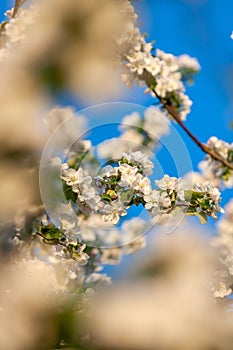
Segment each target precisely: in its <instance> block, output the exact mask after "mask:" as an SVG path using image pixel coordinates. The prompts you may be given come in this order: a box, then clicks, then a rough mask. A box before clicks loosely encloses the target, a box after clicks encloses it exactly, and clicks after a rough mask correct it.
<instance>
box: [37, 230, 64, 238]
mask: <svg viewBox="0 0 233 350" xmlns="http://www.w3.org/2000/svg"><path fill="white" fill-rule="evenodd" d="M41 234H42V235H43V237H44V238H45V239H46V240H54V239H58V240H59V239H62V238H63V234H62V233H61V231H60V230H59V229H58V228H56V227H54V228H48V227H42V228H41Z"/></svg>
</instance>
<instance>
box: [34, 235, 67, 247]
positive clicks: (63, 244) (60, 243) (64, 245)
mask: <svg viewBox="0 0 233 350" xmlns="http://www.w3.org/2000/svg"><path fill="white" fill-rule="evenodd" d="M36 235H37V236H40V237H42V238H43V239H46V240H47V241H51V242H52V241H53V240H52V239H47V238H45V237H44V236H43V235H42V234H41V233H40V232H36ZM57 244H59V245H62V246H63V247H65V248H67V245H66V244H65V243H62V242H60V241H58V242H57Z"/></svg>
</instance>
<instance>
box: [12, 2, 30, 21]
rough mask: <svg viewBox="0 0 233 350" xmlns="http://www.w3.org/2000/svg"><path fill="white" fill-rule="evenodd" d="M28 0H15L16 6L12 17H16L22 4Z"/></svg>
mask: <svg viewBox="0 0 233 350" xmlns="http://www.w3.org/2000/svg"><path fill="white" fill-rule="evenodd" d="M26 1H27V0H15V6H14V9H13V13H12V17H11V18H14V17H15V16H16V14H17V12H18V10H19V8H20V6H21V5H23V4H24V3H25V2H26Z"/></svg>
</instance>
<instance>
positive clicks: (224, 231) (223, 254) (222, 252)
mask: <svg viewBox="0 0 233 350" xmlns="http://www.w3.org/2000/svg"><path fill="white" fill-rule="evenodd" d="M212 245H213V246H214V247H215V248H216V249H217V250H218V252H219V257H220V266H219V269H218V270H217V271H216V281H214V282H215V283H214V285H213V290H214V294H215V296H217V297H219V298H224V297H225V296H228V295H229V294H232V286H233V200H230V202H229V203H228V204H227V205H226V207H225V215H224V217H222V218H221V220H220V221H219V222H218V235H217V236H216V237H215V238H214V239H213V240H212Z"/></svg>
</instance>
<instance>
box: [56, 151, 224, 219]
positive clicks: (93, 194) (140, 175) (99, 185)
mask: <svg viewBox="0 0 233 350" xmlns="http://www.w3.org/2000/svg"><path fill="white" fill-rule="evenodd" d="M152 169H153V163H152V162H151V161H150V160H149V158H148V156H147V155H146V154H144V153H142V152H141V151H137V152H129V153H123V154H122V155H121V158H120V159H119V160H118V161H117V160H116V164H115V166H111V165H107V166H106V167H104V168H103V169H102V170H101V172H100V173H99V174H98V176H95V177H92V176H90V174H89V173H88V172H87V171H86V170H83V169H82V167H81V166H80V167H79V168H78V170H75V169H73V168H70V167H69V166H68V164H67V163H65V164H62V173H61V179H62V180H63V185H64V186H65V187H64V191H65V193H66V192H67V191H69V188H71V190H72V195H71V196H70V197H69V195H68V197H66V198H67V199H71V200H72V201H73V202H75V204H78V207H79V210H80V211H81V212H82V213H83V214H85V215H90V214H92V215H93V214H101V215H102V219H103V220H104V221H105V222H110V223H112V224H114V225H115V224H117V223H118V222H119V220H120V218H121V217H122V216H125V215H127V209H128V208H130V207H131V206H132V205H136V206H138V205H139V204H142V205H143V206H144V207H145V208H146V209H147V210H148V211H149V213H150V214H151V215H152V217H153V218H155V217H159V216H161V215H164V214H170V213H172V212H174V211H175V210H176V211H177V210H180V211H183V212H184V213H186V214H187V215H196V216H197V217H198V218H199V219H200V221H201V222H202V223H204V222H206V221H207V217H208V216H211V217H213V218H214V219H217V215H218V213H219V212H222V208H221V207H220V205H219V203H220V200H221V196H220V192H219V190H218V189H217V188H216V187H214V186H212V185H211V184H210V183H209V182H206V183H204V184H203V185H200V184H195V185H194V186H192V187H191V188H187V186H186V184H185V182H184V181H183V180H182V179H180V178H179V179H178V178H175V177H169V176H168V175H165V176H164V177H163V178H162V179H161V180H156V181H155V184H156V186H157V189H153V188H152V184H151V181H150V178H149V176H150V175H151V174H152ZM73 195H74V196H73Z"/></svg>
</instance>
